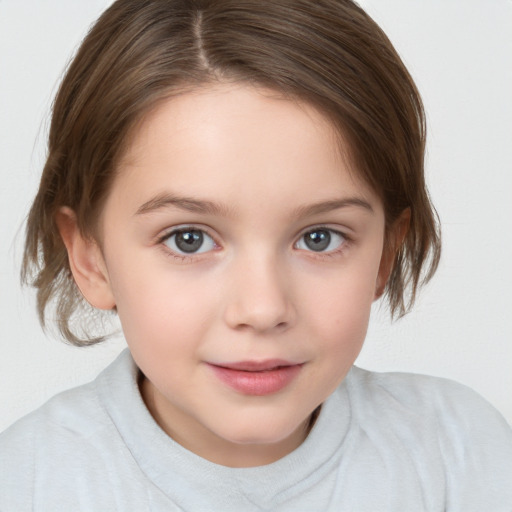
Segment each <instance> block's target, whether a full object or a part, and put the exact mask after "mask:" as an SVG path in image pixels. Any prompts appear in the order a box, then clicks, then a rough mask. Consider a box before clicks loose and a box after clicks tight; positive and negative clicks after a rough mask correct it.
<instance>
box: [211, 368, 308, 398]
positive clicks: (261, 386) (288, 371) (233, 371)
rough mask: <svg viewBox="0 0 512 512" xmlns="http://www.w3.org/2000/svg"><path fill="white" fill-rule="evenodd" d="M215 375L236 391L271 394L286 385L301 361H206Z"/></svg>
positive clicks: (256, 394) (293, 376)
mask: <svg viewBox="0 0 512 512" xmlns="http://www.w3.org/2000/svg"><path fill="white" fill-rule="evenodd" d="M208 366H209V367H210V368H211V369H212V371H213V373H214V374H215V376H216V377H217V378H218V379H219V380H220V381H221V382H222V383H223V384H225V385H227V386H228V387H230V388H231V389H234V390H235V391H237V392H238V393H241V394H244V395H251V396H264V395H271V394H274V393H277V392H279V391H281V390H283V389H284V388H285V387H287V386H288V385H289V384H290V383H291V382H292V381H293V380H294V379H295V378H296V377H297V376H298V375H299V373H300V372H301V370H302V367H303V363H293V362H289V361H283V360H278V359H272V360H267V361H240V362H235V363H219V364H212V363H208Z"/></svg>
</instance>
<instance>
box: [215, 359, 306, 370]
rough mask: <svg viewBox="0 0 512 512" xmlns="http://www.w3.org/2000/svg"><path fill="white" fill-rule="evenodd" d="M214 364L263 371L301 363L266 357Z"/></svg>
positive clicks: (235, 368)
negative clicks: (256, 359) (260, 359)
mask: <svg viewBox="0 0 512 512" xmlns="http://www.w3.org/2000/svg"><path fill="white" fill-rule="evenodd" d="M211 364H213V365H214V366H219V367H221V368H227V369H228V370H238V371H244V372H262V371H265V370H267V371H268V370H275V369H276V368H280V367H285V366H297V365H299V364H301V363H294V362H291V361H285V360H284V359H266V360H264V361H236V362H233V363H211Z"/></svg>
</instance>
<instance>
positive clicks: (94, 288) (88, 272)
mask: <svg viewBox="0 0 512 512" xmlns="http://www.w3.org/2000/svg"><path fill="white" fill-rule="evenodd" d="M55 221H56V223H57V226H58V228H59V233H60V236H61V238H62V240H63V242H64V245H65V246H66V250H67V252H68V260H69V266H70V269H71V273H72V274H73V278H74V280H75V283H76V285H77V286H78V289H79V290H80V292H81V293H82V295H83V296H84V298H85V300H86V301H87V302H89V304H91V306H93V307H95V308H98V309H113V308H114V307H115V300H114V296H113V294H112V290H111V287H110V282H109V278H108V272H107V269H106V265H105V261H104V259H103V255H102V252H101V249H100V247H99V245H98V244H97V242H96V241H95V240H93V239H92V238H89V237H85V236H84V235H83V234H82V233H81V232H80V229H79V228H78V225H77V221H76V215H75V212H74V211H73V210H71V208H68V207H62V208H60V209H59V211H58V212H57V214H56V216H55Z"/></svg>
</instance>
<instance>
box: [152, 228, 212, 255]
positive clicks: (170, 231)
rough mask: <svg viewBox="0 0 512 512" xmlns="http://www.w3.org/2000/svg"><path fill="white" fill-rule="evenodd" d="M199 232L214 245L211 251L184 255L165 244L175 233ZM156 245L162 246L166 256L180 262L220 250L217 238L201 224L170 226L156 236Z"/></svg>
mask: <svg viewBox="0 0 512 512" xmlns="http://www.w3.org/2000/svg"><path fill="white" fill-rule="evenodd" d="M187 230H190V231H201V232H202V233H203V234H204V235H206V236H207V237H208V238H210V239H211V240H212V241H213V243H214V244H215V247H214V248H213V249H210V250H207V251H202V252H191V253H184V252H177V251H174V250H173V249H172V248H171V247H169V246H168V245H167V244H166V243H165V242H166V241H167V240H168V239H169V238H171V237H172V236H173V235H176V234H177V233H180V232H183V231H187ZM156 244H157V245H160V246H164V247H163V248H164V250H165V252H166V253H167V254H168V255H171V256H174V257H175V258H177V259H180V260H185V259H187V260H190V259H193V258H200V257H201V256H204V255H206V254H208V253H210V252H212V251H213V250H215V249H218V248H220V244H219V242H218V239H217V236H216V235H215V234H213V233H212V232H211V229H210V228H208V227H207V226H204V225H202V224H192V223H191V224H179V225H176V226H172V227H169V228H167V229H166V230H164V232H163V233H161V234H160V235H158V237H157V238H156Z"/></svg>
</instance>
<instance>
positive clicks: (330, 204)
mask: <svg viewBox="0 0 512 512" xmlns="http://www.w3.org/2000/svg"><path fill="white" fill-rule="evenodd" d="M349 206H357V207H359V208H364V209H365V210H368V211H369V212H371V213H374V210H373V208H372V205H371V204H370V203H369V202H368V201H365V200H364V199H361V198H360V197H346V198H342V199H331V200H328V201H322V202H320V203H315V204H311V205H306V206H299V207H298V208H297V209H296V210H295V215H296V216H297V217H310V216H313V215H319V214H321V213H327V212H330V211H332V210H338V209H340V208H347V207H349Z"/></svg>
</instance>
